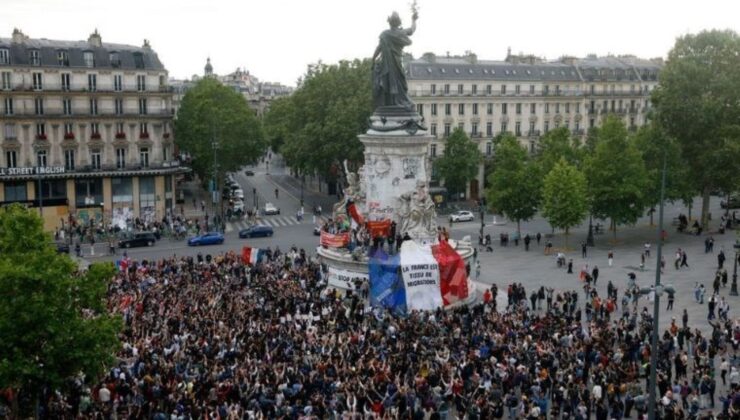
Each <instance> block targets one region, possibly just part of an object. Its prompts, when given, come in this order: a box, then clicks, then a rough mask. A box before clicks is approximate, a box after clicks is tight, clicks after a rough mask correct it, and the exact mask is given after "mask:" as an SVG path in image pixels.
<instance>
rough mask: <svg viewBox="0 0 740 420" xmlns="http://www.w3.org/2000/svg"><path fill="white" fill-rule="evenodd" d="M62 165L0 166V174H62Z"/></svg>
mask: <svg viewBox="0 0 740 420" xmlns="http://www.w3.org/2000/svg"><path fill="white" fill-rule="evenodd" d="M63 173H64V166H30V167H23V168H0V176H13V175H52V174H63Z"/></svg>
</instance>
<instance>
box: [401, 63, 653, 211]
mask: <svg viewBox="0 0 740 420" xmlns="http://www.w3.org/2000/svg"><path fill="white" fill-rule="evenodd" d="M406 66H407V79H408V84H409V95H410V96H411V98H412V99H413V100H414V102H415V103H416V104H417V109H418V112H419V114H421V115H422V116H423V117H424V119H425V124H426V126H427V128H428V129H429V132H430V134H431V135H433V136H435V140H434V141H433V142H432V144H431V145H430V150H429V157H430V159H432V160H433V159H435V158H436V157H438V156H440V155H441V154H442V153H443V151H444V143H445V138H446V137H447V136H449V135H450V133H451V132H452V130H454V129H455V128H457V127H460V128H461V129H463V131H465V132H466V134H467V135H468V136H469V137H470V138H471V139H472V141H474V142H476V143H477V144H478V147H479V150H480V151H481V152H482V153H483V155H484V156H485V157H486V158H490V157H492V156H493V153H494V150H493V149H494V145H493V138H494V137H495V136H497V135H499V134H500V133H502V132H508V133H511V134H513V135H515V136H516V137H517V138H518V139H519V141H520V142H521V143H522V145H525V146H526V147H527V148H528V149H529V150H530V151H531V152H533V153H534V152H535V151H536V150H537V147H538V142H539V139H540V137H541V136H542V135H544V134H545V133H547V132H548V131H549V130H551V129H553V128H557V127H566V128H568V129H569V130H570V131H571V132H572V134H573V135H574V136H579V137H583V136H585V135H586V134H587V131H588V130H589V129H590V128H593V127H598V126H600V125H601V123H602V122H603V121H604V119H605V118H606V116H607V115H616V116H618V117H619V118H621V119H622V120H623V121H624V123H625V125H626V126H627V127H628V128H629V129H630V130H631V131H634V130H636V129H637V127H639V126H641V125H643V124H645V122H646V118H647V116H648V111H649V110H650V93H651V92H652V90H653V89H654V88H655V87H656V86H657V84H658V73H659V71H660V68H661V66H662V61H661V60H660V59H650V60H648V59H640V58H637V57H634V56H606V57H597V56H595V55H589V56H587V57H585V58H574V57H563V58H561V59H559V60H555V61H546V60H543V59H541V58H538V57H535V56H531V55H512V54H511V52H510V51H509V53H508V54H507V57H506V59H505V60H503V61H488V60H479V59H478V58H477V57H476V55H475V54H473V53H466V54H465V55H463V56H436V55H434V54H430V53H429V54H425V55H423V56H422V57H421V58H418V59H410V60H408V61H407V63H406ZM435 176H436V174H434V173H433V174H432V179H433V180H434V179H435ZM483 186H484V164H481V165H480V168H479V171H478V176H477V177H476V179H474V180H472V181H471V182H470V185H469V187H468V189H467V193H468V194H467V196H468V197H469V198H471V199H478V198H479V197H481V196H482V195H483V194H482V192H483Z"/></svg>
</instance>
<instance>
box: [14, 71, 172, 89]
mask: <svg viewBox="0 0 740 420" xmlns="http://www.w3.org/2000/svg"><path fill="white" fill-rule="evenodd" d="M12 74H13V73H11V72H9V71H4V72H0V89H2V90H11V89H13V85H12V81H13V77H12ZM70 79H71V77H70V74H69V73H61V74H60V75H59V81H60V84H59V86H60V87H61V90H64V91H69V90H71V88H72V85H71V83H70ZM159 84H160V86H164V85H165V80H164V76H160V78H159ZM31 88H32V89H33V90H36V91H40V90H43V89H44V73H41V72H34V73H32V76H31ZM87 90H88V91H89V92H96V91H97V90H98V75H97V74H93V73H91V74H88V75H87ZM113 90H114V91H116V92H122V91H123V75H121V74H114V75H113ZM136 90H137V91H139V92H144V91H146V75H143V74H137V75H136Z"/></svg>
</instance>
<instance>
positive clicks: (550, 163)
mask: <svg viewBox="0 0 740 420" xmlns="http://www.w3.org/2000/svg"><path fill="white" fill-rule="evenodd" d="M583 155H584V151H583V150H582V149H581V146H580V140H579V139H577V138H574V137H571V135H570V131H569V130H568V129H567V128H566V127H559V128H556V129H554V130H550V131H548V132H547V133H546V134H545V135H544V136H542V138H541V139H540V142H539V147H538V150H537V161H538V162H539V164H540V168H541V169H542V173H544V174H547V173H550V171H551V170H552V168H553V167H554V166H555V164H556V163H558V161H560V158H565V161H566V162H568V163H570V164H571V165H575V166H577V167H580V166H581V163H582V160H583V157H584V156H583Z"/></svg>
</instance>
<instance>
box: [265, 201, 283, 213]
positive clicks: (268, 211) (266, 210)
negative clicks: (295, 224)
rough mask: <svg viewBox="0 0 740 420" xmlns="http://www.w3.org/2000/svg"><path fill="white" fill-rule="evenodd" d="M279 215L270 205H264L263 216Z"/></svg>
mask: <svg viewBox="0 0 740 420" xmlns="http://www.w3.org/2000/svg"><path fill="white" fill-rule="evenodd" d="M271 214H280V209H279V208H277V207H275V205H274V204H272V203H265V215H266V216H267V215H271Z"/></svg>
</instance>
